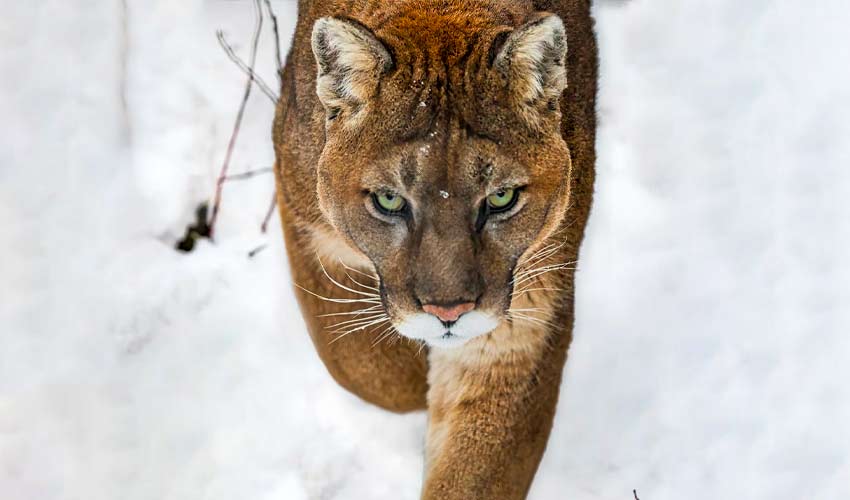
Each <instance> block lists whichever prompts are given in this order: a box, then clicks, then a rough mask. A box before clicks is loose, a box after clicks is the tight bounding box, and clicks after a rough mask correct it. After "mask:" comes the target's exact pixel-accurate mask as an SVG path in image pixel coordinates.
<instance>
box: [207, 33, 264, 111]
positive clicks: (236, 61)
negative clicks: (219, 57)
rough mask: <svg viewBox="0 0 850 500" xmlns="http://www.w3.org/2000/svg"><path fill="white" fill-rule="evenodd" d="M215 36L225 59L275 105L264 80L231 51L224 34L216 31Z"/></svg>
mask: <svg viewBox="0 0 850 500" xmlns="http://www.w3.org/2000/svg"><path fill="white" fill-rule="evenodd" d="M215 36H216V37H217V38H218V44H219V45H221V48H222V49H224V53H225V54H227V57H228V58H229V59H230V60H231V61H233V63H234V64H236V66H237V67H238V68H239V69H241V70H242V72H243V73H245V74H246V75H247V76H248V78H251V79H253V80H254V82H255V83H256V84H257V87H259V88H260V90H262V91H263V94H266V96H267V97H268V98H269V99H270V100H271V101H272V104H277V100H278V97H277V94H275V93H274V91H273V90H272V89H271V88H270V87H269V85H268V84H267V83H266V82H265V80H263V78H262V77H261V76H260V75H258V74H257V72H256V71H254V69H253V67H251V66H248V65H247V64H245V61H243V60H242V59H240V58H239V56H237V55H236V52H234V51H233V47H232V46H231V45H230V44H229V43H227V40H226V39H225V38H224V32H223V31H218V32H216V34H215Z"/></svg>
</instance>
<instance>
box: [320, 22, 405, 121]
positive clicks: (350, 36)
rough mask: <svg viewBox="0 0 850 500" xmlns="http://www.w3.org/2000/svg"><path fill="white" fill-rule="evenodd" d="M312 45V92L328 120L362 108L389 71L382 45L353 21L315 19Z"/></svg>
mask: <svg viewBox="0 0 850 500" xmlns="http://www.w3.org/2000/svg"><path fill="white" fill-rule="evenodd" d="M312 45H313V55H314V56H315V57H316V65H317V66H318V76H317V78H316V92H317V93H318V95H319V100H320V101H321V102H322V104H323V105H324V106H325V109H326V110H327V111H328V117H329V118H334V117H336V116H337V115H338V114H339V113H340V112H342V111H345V110H347V109H348V110H351V109H352V108H356V107H358V106H359V105H361V104H363V103H364V102H365V101H366V99H368V98H369V97H370V96H371V95H373V94H374V92H375V90H376V89H377V87H378V82H379V80H380V78H381V76H382V75H383V74H384V73H386V72H387V71H389V70H390V69H391V68H392V64H393V61H392V56H391V55H390V53H389V51H388V50H387V48H386V47H385V46H384V44H382V43H381V42H380V41H379V40H378V39H377V38H376V37H375V35H374V34H372V32H371V31H369V29H367V28H366V27H365V26H362V25H360V24H358V23H356V22H353V21H346V20H342V19H336V18H333V17H323V18H320V19H318V20H317V21H316V22H315V24H314V25H313V37H312Z"/></svg>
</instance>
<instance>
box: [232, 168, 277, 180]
mask: <svg viewBox="0 0 850 500" xmlns="http://www.w3.org/2000/svg"><path fill="white" fill-rule="evenodd" d="M272 172H274V169H273V168H272V167H266V168H258V169H256V170H248V171H246V172H240V173H238V174H233V175H228V176H227V177H225V178H224V181H225V182H230V181H242V180H245V179H250V178H251V177H256V176H258V175H262V174H270V173H272Z"/></svg>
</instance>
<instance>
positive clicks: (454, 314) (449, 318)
mask: <svg viewBox="0 0 850 500" xmlns="http://www.w3.org/2000/svg"><path fill="white" fill-rule="evenodd" d="M473 309H475V303H474V302H464V303H463V304H456V305H453V306H450V307H443V306H436V305H432V304H428V305H424V306H422V310H424V311H425V312H426V313H428V314H433V315H434V316H436V317H438V318H440V321H442V322H444V323H452V322H455V321H457V319H458V318H460V317H461V315H463V314H466V313H468V312H469V311H471V310H473Z"/></svg>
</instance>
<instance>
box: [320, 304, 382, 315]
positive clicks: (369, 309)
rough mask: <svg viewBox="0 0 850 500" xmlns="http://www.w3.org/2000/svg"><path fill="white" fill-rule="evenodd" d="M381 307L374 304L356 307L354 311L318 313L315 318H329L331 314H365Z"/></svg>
mask: <svg viewBox="0 0 850 500" xmlns="http://www.w3.org/2000/svg"><path fill="white" fill-rule="evenodd" d="M381 308H382V306H381V305H380V304H378V305H375V306H371V307H367V308H365V309H358V310H356V311H350V312H338V313H328V314H320V315H318V316H316V317H317V318H330V317H332V316H360V315H362V314H366V313H369V312H375V311H378V310H380V309H381Z"/></svg>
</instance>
